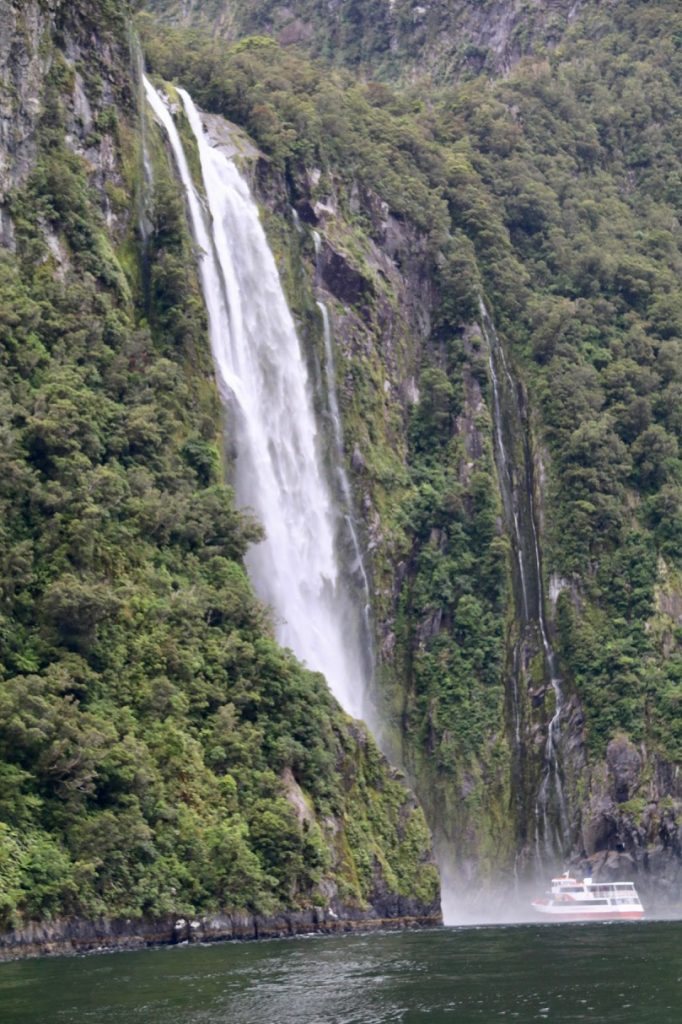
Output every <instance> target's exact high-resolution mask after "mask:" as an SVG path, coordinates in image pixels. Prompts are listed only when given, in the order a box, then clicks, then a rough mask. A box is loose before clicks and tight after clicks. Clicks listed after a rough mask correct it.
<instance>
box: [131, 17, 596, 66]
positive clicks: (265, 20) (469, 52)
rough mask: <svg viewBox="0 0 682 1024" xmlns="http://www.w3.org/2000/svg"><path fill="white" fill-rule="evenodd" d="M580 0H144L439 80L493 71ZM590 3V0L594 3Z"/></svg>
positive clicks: (558, 32) (549, 32)
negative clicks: (453, 0) (473, 0)
mask: <svg viewBox="0 0 682 1024" xmlns="http://www.w3.org/2000/svg"><path fill="white" fill-rule="evenodd" d="M584 6H586V5H585V4H584V3H583V2H581V0H551V2H549V3H547V2H540V0H532V2H530V3H527V2H523V0H490V2H487V3H471V2H469V0H460V2H456V3H443V2H442V0H425V2H424V3H419V4H417V3H414V2H412V0H390V2H389V0H367V2H364V3H358V2H357V0H333V2H331V3H329V2H326V0H325V2H320V0H293V2H291V3H287V4H277V3H275V4H273V3H270V2H263V0H229V2H227V0H192V2H190V3H184V2H183V3H179V2H178V0H150V2H149V3H147V4H146V7H147V8H148V9H149V10H152V11H153V12H154V13H155V15H156V16H157V17H160V18H163V19H166V20H167V21H168V22H169V23H171V24H176V25H178V24H180V25H182V24H189V25H194V26H196V27H199V28H202V27H203V28H205V27H206V26H210V27H211V28H212V29H214V30H215V29H216V28H217V29H218V31H219V32H220V33H221V34H222V35H223V36H224V38H226V39H227V40H228V41H234V40H235V39H238V38H240V37H243V36H246V35H250V34H260V33H263V34H267V35H269V36H272V37H273V38H274V39H276V40H277V42H278V43H280V45H282V46H292V47H295V48H298V49H299V50H302V51H304V52H306V53H309V54H313V55H315V56H322V57H324V58H325V60H328V61H330V62H332V63H334V64H339V65H351V66H353V67H359V68H361V69H362V71H363V72H364V73H365V74H367V75H370V76H373V77H378V78H380V79H400V80H409V79H411V80H413V81H417V80H422V81H423V80H425V79H427V80H428V79H430V80H432V81H435V82H441V81H445V80H448V79H452V77H453V75H454V74H458V75H462V74H464V75H477V74H480V73H487V74H495V75H497V74H500V73H506V72H507V71H509V69H510V68H511V67H513V65H514V64H516V63H517V61H519V60H520V59H521V58H522V57H523V56H525V55H526V54H528V53H530V52H532V51H533V50H537V49H540V48H544V47H547V48H548V49H551V48H552V47H554V46H555V45H557V43H559V42H560V40H561V38H562V36H563V34H564V32H565V31H566V28H567V26H569V25H570V24H571V23H572V22H573V21H574V20H575V19H576V18H577V17H578V15H579V13H580V11H581V8H582V7H584ZM592 6H595V5H594V4H593V5H592Z"/></svg>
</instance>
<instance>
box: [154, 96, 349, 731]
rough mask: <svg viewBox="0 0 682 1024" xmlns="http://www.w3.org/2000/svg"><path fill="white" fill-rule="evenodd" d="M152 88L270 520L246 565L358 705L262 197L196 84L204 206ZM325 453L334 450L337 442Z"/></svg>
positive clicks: (242, 500)
mask: <svg viewBox="0 0 682 1024" xmlns="http://www.w3.org/2000/svg"><path fill="white" fill-rule="evenodd" d="M145 89H146V92H147V96H148V98H149V102H150V104H151V106H152V108H153V109H154V112H155V114H156V116H157V118H158V119H159V121H160V122H161V124H162V125H163V127H164V128H165V130H166V132H167V134H168V138H169V141H170V145H171V148H172V150H173V154H174V157H175V160H176V162H177V166H178V170H179V173H180V177H181V180H182V183H183V185H184V188H185V191H186V193H187V201H188V206H189V212H190V219H191V223H192V230H193V233H194V238H195V241H196V243H197V246H198V248H199V252H200V255H199V271H200V277H201V284H202V289H203V293H204V298H205V302H206V307H207V310H208V319H209V330H210V337H211V347H212V352H213V359H214V363H215V368H216V374H217V379H218V385H219V389H220V394H221V398H222V400H223V403H224V406H225V408H226V410H227V419H228V424H229V433H230V439H231V442H232V448H233V450H234V452H235V456H236V457H235V463H234V487H235V493H236V497H237V502H238V505H239V506H240V507H241V508H245V509H251V510H253V512H254V513H255V516H256V518H257V519H258V521H259V522H260V523H261V524H262V526H263V527H264V530H265V539H264V540H263V541H262V542H261V543H259V544H256V545H254V546H252V548H251V549H250V551H249V553H248V555H247V559H246V561H247V567H248V570H249V574H250V576H251V579H252V581H253V584H254V587H255V589H256V591H257V593H258V595H259V597H260V598H261V599H262V600H263V601H264V602H265V603H266V604H268V605H269V606H270V607H271V609H272V611H273V613H274V618H275V628H276V633H277V639H278V640H279V642H280V643H281V644H283V645H284V646H286V647H290V648H291V649H292V651H293V652H294V653H295V654H296V655H297V657H298V658H300V659H301V660H302V661H303V662H305V663H306V665H307V666H308V667H309V668H311V669H313V670H315V671H319V672H322V673H324V675H325V676H326V678H327V681H328V683H329V685H330V687H331V689H332V692H333V693H334V695H335V696H336V698H337V699H338V700H339V702H340V703H341V705H342V706H343V707H344V709H345V710H346V711H348V712H349V713H350V714H352V715H354V716H357V717H360V716H362V714H363V711H364V708H365V695H366V682H367V652H366V650H364V649H363V647H364V640H363V633H364V629H363V621H362V620H363V610H362V608H359V607H358V605H357V603H356V602H355V601H354V599H353V595H352V593H351V590H350V587H349V585H348V579H347V577H346V575H345V573H344V570H343V566H342V564H341V558H340V555H339V550H338V543H337V540H338V529H339V516H340V513H339V510H338V509H337V508H336V506H335V502H334V499H333V494H332V489H331V487H330V484H329V481H328V479H327V475H326V471H325V459H324V453H323V451H322V444H323V438H322V436H321V435H320V433H319V432H318V430H317V425H316V421H315V413H314V409H313V401H312V395H311V387H310V382H309V378H308V372H307V368H306V364H305V361H304V359H303V355H302V352H301V345H300V342H299V339H298V336H297V334H296V330H295V327H294V322H293V319H292V316H291V313H290V311H289V308H288V305H287V302H286V299H285V297H284V293H283V291H282V286H281V282H280V279H279V274H278V272H277V267H276V264H275V260H274V257H273V255H272V253H271V251H270V248H269V245H268V242H267V239H266V236H265V233H264V231H263V227H262V225H261V223H260V219H259V215H258V208H257V207H256V204H255V203H254V201H253V199H252V197H251V194H250V191H249V187H248V185H247V183H246V181H245V180H244V178H243V177H242V176H241V175H240V173H239V171H238V170H237V168H236V166H235V165H234V163H233V161H232V160H231V159H229V158H228V157H227V156H226V155H225V154H224V153H223V152H221V151H220V149H217V148H215V147H214V146H213V145H211V142H210V141H209V139H208V137H207V136H206V134H205V132H204V129H203V125H202V122H201V118H200V116H199V113H198V111H197V109H196V107H195V106H194V104H193V102H192V100H191V98H190V97H189V95H188V94H187V93H186V92H184V91H183V90H178V92H179V95H180V97H181V99H182V103H183V106H184V109H185V113H186V115H187V118H188V120H189V123H190V126H191V129H192V132H193V134H194V137H195V139H196V143H197V147H198V151H199V157H200V162H201V173H202V179H203V189H204V192H205V195H206V208H204V206H203V204H202V202H201V201H200V199H199V197H198V195H197V192H196V189H195V186H194V183H193V181H192V176H191V173H190V171H189V168H188V164H187V159H186V156H185V153H184V149H183V146H182V142H181V139H180V136H179V134H178V131H177V128H176V126H175V124H174V122H173V118H172V117H171V115H170V112H169V110H168V107H167V106H166V104H165V103H164V102H163V100H162V99H161V97H160V96H159V95H158V94H157V92H156V90H155V89H154V88H153V86H152V85H151V84H150V83H149V82H148V81H147V80H145ZM328 454H329V455H330V456H331V458H330V460H329V461H331V462H334V461H335V460H336V458H337V454H336V452H331V453H328Z"/></svg>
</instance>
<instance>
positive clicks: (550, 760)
mask: <svg viewBox="0 0 682 1024" xmlns="http://www.w3.org/2000/svg"><path fill="white" fill-rule="evenodd" d="M479 308H480V312H481V326H482V330H483V334H484V337H485V339H486V342H487V346H488V365H489V369H490V378H491V383H492V398H493V430H494V436H495V458H496V462H497V466H498V473H499V476H500V484H501V491H502V500H503V503H504V507H505V514H506V517H507V521H508V523H509V525H510V527H511V532H512V541H513V550H514V554H515V557H516V562H517V569H518V579H519V587H520V590H521V600H522V604H523V607H522V609H521V610H522V618H523V622H524V625H527V624H528V623H531V622H536V623H537V627H538V629H539V632H540V639H541V642H542V648H543V653H544V657H545V664H546V666H547V673H548V676H549V682H550V686H551V687H552V691H553V693H554V700H555V707H554V713H553V715H552V717H551V719H550V721H549V723H548V726H547V740H546V742H545V756H544V767H543V772H542V778H541V781H540V787H539V790H538V793H537V797H536V802H535V815H536V842H537V844H538V847H537V849H538V859H539V860H540V861H542V860H543V856H544V858H546V859H547V860H548V861H551V860H552V859H553V857H554V856H556V855H557V854H560V853H561V852H562V846H563V844H564V843H565V841H566V837H567V833H568V812H567V807H566V796H565V793H564V789H563V782H562V773H561V766H560V761H559V745H558V743H559V727H560V722H561V715H562V713H563V710H564V706H565V699H564V693H563V687H562V683H561V677H560V676H559V673H558V671H557V665H556V655H555V653H554V649H553V647H552V644H551V642H550V638H549V630H548V627H547V619H546V616H545V603H544V586H543V580H542V561H541V557H540V542H539V538H538V529H537V522H536V511H535V496H534V494H533V486H532V479H531V478H530V477H529V472H530V466H529V465H526V467H525V473H524V476H525V488H524V487H523V486H522V484H521V483H520V481H519V479H518V472H517V467H516V466H515V457H514V453H513V451H511V450H510V447H511V446H510V445H509V444H508V442H507V440H506V439H505V433H504V429H503V410H502V397H501V394H502V390H501V381H500V374H499V373H498V366H499V368H500V370H501V373H502V374H503V375H504V377H505V379H506V384H507V388H508V394H509V396H510V397H511V399H512V402H513V404H514V407H515V413H516V416H515V418H516V419H517V420H518V423H517V429H518V430H519V431H521V430H523V416H522V414H521V410H520V407H519V399H518V391H517V388H516V385H515V382H514V379H513V377H512V374H511V370H510V369H509V365H508V363H507V359H506V356H505V352H504V348H503V346H502V344H501V343H500V340H499V338H498V337H497V333H496V331H495V328H494V326H493V323H492V321H491V319H490V316H489V314H488V310H487V309H486V306H485V303H484V302H483V300H482V299H481V300H480V303H479ZM530 458H531V456H530V451H528V450H527V449H526V451H525V461H526V463H529V462H530ZM522 501H523V502H524V504H525V515H524V516H523V517H522V515H521V512H520V505H521V502H522ZM514 673H515V677H516V678H517V681H518V676H519V673H520V659H519V652H518V651H515V665H514ZM512 696H513V700H512V703H513V708H514V715H515V722H514V730H515V735H516V740H517V743H518V742H519V741H520V733H521V710H520V699H519V694H518V692H516V691H515V692H514V694H513V695H512ZM552 787H553V790H554V801H555V809H556V812H557V816H558V826H559V829H558V835H556V836H554V837H553V836H552V828H551V824H550V792H551V788H552ZM541 838H542V840H543V846H544V849H543V850H542V851H541V850H540V846H539V843H540V839H541Z"/></svg>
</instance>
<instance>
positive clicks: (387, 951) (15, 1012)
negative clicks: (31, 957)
mask: <svg viewBox="0 0 682 1024" xmlns="http://www.w3.org/2000/svg"><path fill="white" fill-rule="evenodd" d="M502 1020H512V1021H518V1022H520V1024H525V1022H528V1021H551V1022H554V1024H556V1022H559V1021H561V1022H568V1021H592V1022H598V1024H609V1022H618V1024H630V1022H632V1024H682V922H640V923H634V924H624V923H620V924H611V925H544V926H537V925H521V926H513V927H499V928H469V929H443V930H441V931H435V930H434V931H429V932H403V933H394V934H390V933H389V934H381V935H367V936H346V937H340V938H336V937H335V938H322V937H321V938H305V939H287V940H282V941H273V942H261V943H250V944H248V943H244V944H225V945H219V946H210V947H196V946H192V947H183V948H177V947H176V948H167V949H156V950H146V951H141V952H136V953H117V954H110V955H101V956H87V957H77V958H60V959H53V960H39V961H26V962H23V963H9V964H4V965H0V1021H2V1024H136V1022H140V1024H284V1022H289V1021H291V1022H296V1024H384V1022H393V1021H396V1022H403V1024H412V1022H415V1024H416V1022H420V1021H430V1022H441V1021H443V1022H445V1021H447V1022H453V1024H454V1022H456V1024H469V1022H472V1024H473V1022H476V1024H480V1022H481V1021H484V1022H486V1024H493V1022H495V1021H502Z"/></svg>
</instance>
